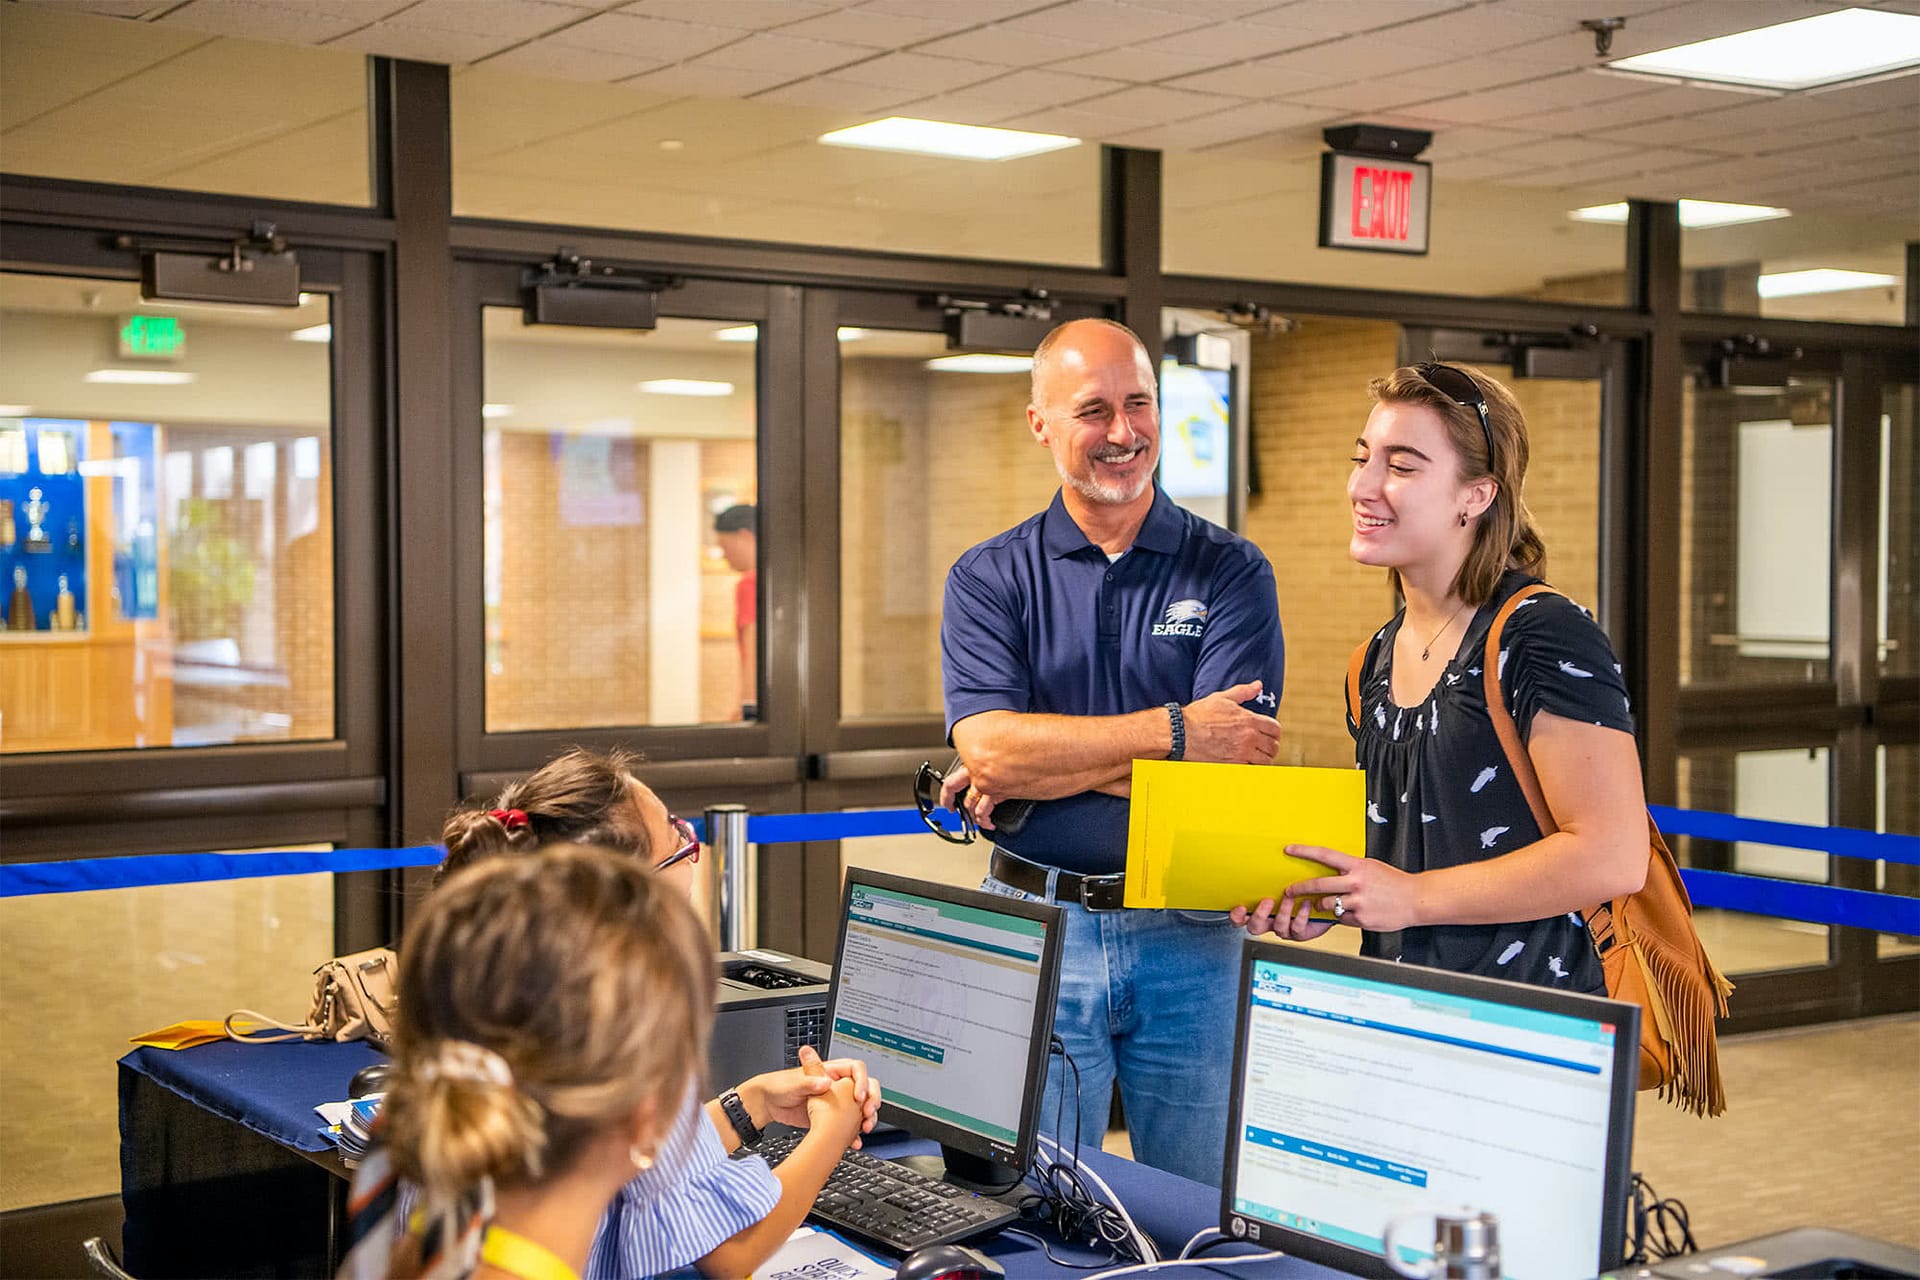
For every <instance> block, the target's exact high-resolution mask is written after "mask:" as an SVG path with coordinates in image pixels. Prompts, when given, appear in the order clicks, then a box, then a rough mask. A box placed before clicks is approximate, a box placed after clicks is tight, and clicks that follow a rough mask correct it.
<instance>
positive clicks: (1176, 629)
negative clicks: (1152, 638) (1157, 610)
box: [1153, 600, 1207, 636]
mask: <svg viewBox="0 0 1920 1280" xmlns="http://www.w3.org/2000/svg"><path fill="white" fill-rule="evenodd" d="M1206 626H1207V606H1206V604H1205V603H1204V602H1202V601H1199V600H1175V601H1174V602H1173V603H1172V604H1170V605H1168V606H1167V613H1166V620H1165V621H1163V622H1159V623H1155V624H1154V628H1153V634H1154V635H1156V636H1197V635H1199V634H1200V633H1201V632H1202V631H1204V630H1206Z"/></svg>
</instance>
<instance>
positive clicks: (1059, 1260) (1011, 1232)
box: [1000, 1227, 1113, 1271]
mask: <svg viewBox="0 0 1920 1280" xmlns="http://www.w3.org/2000/svg"><path fill="white" fill-rule="evenodd" d="M1000 1234H1001V1235H1004V1236H1019V1237H1020V1238H1021V1239H1022V1240H1031V1241H1033V1242H1034V1243H1035V1244H1037V1245H1039V1246H1040V1252H1042V1253H1044V1254H1046V1255H1047V1261H1048V1262H1051V1263H1052V1264H1053V1265H1054V1266H1056V1267H1066V1268H1068V1269H1069V1270H1072V1271H1104V1270H1105V1269H1106V1268H1108V1267H1111V1266H1112V1265H1113V1259H1112V1258H1095V1259H1094V1260H1093V1261H1092V1262H1068V1261H1067V1260H1066V1259H1065V1258H1063V1257H1061V1256H1060V1255H1058V1254H1056V1253H1055V1252H1054V1251H1053V1247H1052V1246H1051V1245H1049V1244H1048V1243H1047V1242H1046V1239H1045V1237H1042V1236H1037V1235H1035V1234H1033V1232H1031V1231H1022V1230H1021V1229H1020V1228H1018V1227H1008V1228H1006V1229H1005V1230H1004V1231H1002V1232H1001V1233H1000Z"/></svg>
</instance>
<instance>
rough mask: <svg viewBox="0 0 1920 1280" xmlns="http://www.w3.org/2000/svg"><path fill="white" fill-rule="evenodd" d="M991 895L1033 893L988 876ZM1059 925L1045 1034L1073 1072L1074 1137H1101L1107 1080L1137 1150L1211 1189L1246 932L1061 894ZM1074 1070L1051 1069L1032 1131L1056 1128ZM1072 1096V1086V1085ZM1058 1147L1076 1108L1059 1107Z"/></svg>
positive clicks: (1212, 917)
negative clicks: (1062, 931)
mask: <svg viewBox="0 0 1920 1280" xmlns="http://www.w3.org/2000/svg"><path fill="white" fill-rule="evenodd" d="M980 887H981V888H982V889H985V890H986V891H987V892H989V893H998V894H1002V895H1004V896H1006V897H1011V898H1028V899H1032V900H1035V901H1041V900H1042V899H1040V898H1038V896H1037V895H1034V894H1029V893H1022V892H1021V891H1020V890H1018V889H1015V888H1012V887H1011V886H1009V885H1005V884H1002V883H1001V882H1000V881H998V880H995V879H994V878H993V877H991V876H989V877H987V879H986V881H985V882H984V883H983V884H982V885H981V886H980ZM1059 906H1060V912H1061V916H1062V918H1063V920H1064V922H1065V925H1066V935H1065V939H1064V946H1063V948H1062V952H1061V962H1060V1002H1059V1005H1058V1007H1057V1009H1056V1011H1055V1013H1054V1019H1053V1033H1054V1034H1055V1035H1057V1036H1059V1037H1060V1040H1061V1042H1062V1043H1064V1044H1065V1045H1066V1047H1067V1052H1068V1053H1069V1054H1071V1055H1072V1056H1073V1061H1074V1065H1075V1066H1077V1067H1078V1068H1079V1070H1080V1141H1081V1142H1082V1143H1083V1144H1084V1145H1086V1146H1089V1147H1096V1146H1098V1145H1099V1144H1100V1140H1101V1138H1103V1137H1104V1136H1105V1135H1106V1131H1107V1116H1108V1113H1109V1108H1110V1099H1111V1098H1112V1096H1113V1082H1114V1080H1115V1078H1116V1077H1117V1078H1118V1079H1119V1081H1120V1100H1121V1103H1122V1105H1123V1106H1125V1108H1126V1112H1127V1132H1128V1135H1129V1137H1131V1138H1132V1140H1133V1155H1134V1158H1135V1159H1136V1160H1139V1161H1140V1162H1141V1163H1142V1164H1150V1165H1153V1166H1154V1167H1155V1168H1158V1169H1165V1170H1166V1171H1167V1172H1169V1173H1176V1174H1179V1175H1180V1176H1181V1177H1183V1178H1190V1179H1192V1180H1193V1181H1195V1182H1201V1183H1205V1184H1206V1185H1207V1186H1210V1187H1217V1186H1219V1185H1220V1173H1221V1169H1222V1166H1223V1164H1224V1162H1225V1159H1226V1143H1227V1090H1228V1087H1229V1084H1230V1078H1231V1075H1232V1067H1233V1061H1232V1060H1233V1029H1234V1013H1235V1009H1234V1005H1235V996H1236V992H1237V991H1238V987H1239V977H1240V950H1241V944H1242V942H1244V941H1245V939H1246V934H1245V933H1244V932H1243V931H1241V930H1240V929H1237V928H1235V927H1234V926H1233V925H1232V924H1231V923H1229V922H1228V921H1227V919H1226V917H1225V916H1223V915H1221V914H1220V913H1218V912H1204V911H1193V912H1188V911H1088V910H1087V909H1086V908H1084V907H1082V906H1079V905H1077V904H1070V903H1064V902H1063V903H1060V904H1059ZM1072 1087H1073V1078H1072V1074H1071V1073H1070V1072H1069V1071H1068V1070H1067V1067H1066V1064H1065V1063H1063V1062H1061V1061H1060V1060H1058V1059H1055V1060H1054V1061H1053V1062H1052V1063H1051V1065H1050V1066H1049V1068H1048V1071H1047V1092H1046V1096H1045V1098H1044V1100H1043V1102H1042V1105H1041V1111H1040V1117H1039V1119H1040V1131H1041V1132H1042V1133H1045V1134H1048V1135H1049V1136H1056V1135H1055V1134H1054V1114H1055V1109H1056V1108H1061V1091H1062V1090H1063V1089H1066V1090H1069V1091H1071V1089H1072ZM1068 1096H1069V1097H1071V1093H1070V1092H1069V1094H1068ZM1059 1114H1060V1117H1061V1119H1060V1131H1059V1133H1058V1135H1057V1138H1058V1140H1059V1142H1060V1143H1061V1144H1062V1145H1063V1146H1064V1145H1066V1144H1069V1143H1071V1142H1072V1141H1073V1123H1074V1116H1073V1110H1072V1108H1071V1107H1070V1106H1067V1107H1063V1108H1061V1110H1060V1112H1059Z"/></svg>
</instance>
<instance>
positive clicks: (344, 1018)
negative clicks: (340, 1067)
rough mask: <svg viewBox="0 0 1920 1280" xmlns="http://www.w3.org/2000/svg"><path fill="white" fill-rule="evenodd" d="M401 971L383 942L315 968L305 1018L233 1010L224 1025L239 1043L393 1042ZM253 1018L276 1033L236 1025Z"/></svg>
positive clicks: (381, 1046)
mask: <svg viewBox="0 0 1920 1280" xmlns="http://www.w3.org/2000/svg"><path fill="white" fill-rule="evenodd" d="M399 989H400V970H399V962H398V961H397V959H396V958H395V956H394V954H393V952H392V951H391V950H389V949H388V948H386V947H375V948H374V949H373V950H371V951H356V952H355V953H354V954H352V955H350V956H338V957H336V958H334V959H332V960H329V961H327V962H326V963H325V964H323V965H321V966H320V967H319V968H318V969H315V970H314V971H313V1006H312V1007H311V1008H310V1009H308V1010H307V1020H306V1021H305V1022H304V1023H291V1022H280V1021H278V1020H276V1019H274V1018H269V1017H267V1016H266V1015H265V1014H261V1013H255V1012H254V1011H253V1010H251V1009H235V1010H234V1011H233V1012H232V1013H230V1014H228V1015H227V1017H226V1021H225V1023H224V1026H225V1027H226V1032H227V1038H228V1039H231V1040H238V1041H240V1042H241V1043H242V1044H277V1043H279V1042H280V1041H283V1040H365V1041H366V1042H367V1043H369V1044H371V1045H372V1046H373V1047H374V1048H376V1049H381V1050H386V1049H389V1048H390V1047H391V1046H392V1043H393V1019H394V1014H395V1012H396V1011H397V1009H398V1008H399ZM237 1022H251V1023H253V1024H255V1025H256V1026H260V1027H266V1028H269V1029H271V1030H272V1031H273V1032H275V1034H269V1035H259V1034H255V1033H254V1032H251V1031H238V1030H235V1029H234V1024H235V1023H237Z"/></svg>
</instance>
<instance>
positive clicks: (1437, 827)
mask: <svg viewBox="0 0 1920 1280" xmlns="http://www.w3.org/2000/svg"><path fill="white" fill-rule="evenodd" d="M1536 581H1538V579H1536V578H1530V577H1528V576H1526V575H1525V574H1521V573H1517V572H1515V573H1508V574H1507V575H1506V576H1505V577H1504V578H1502V579H1501V580H1500V583H1499V585H1498V586H1497V587H1496V588H1495V589H1494V593H1493V597H1492V599H1490V600H1488V601H1487V602H1486V603H1485V604H1484V605H1482V606H1481V607H1480V610H1479V612H1477V613H1476V614H1474V616H1473V621H1472V622H1471V623H1470V624H1469V625H1468V627H1467V633H1466V636H1465V638H1464V639H1463V640H1462V641H1461V642H1460V647H1459V649H1458V651H1457V652H1456V653H1455V655H1454V657H1453V660H1452V661H1450V662H1449V663H1448V664H1447V666H1446V669H1445V670H1444V671H1443V672H1442V673H1441V675H1440V678H1439V680H1438V681H1436V682H1435V684H1434V687H1433V691H1432V692H1431V693H1429V694H1428V695H1427V697H1426V699H1425V700H1424V701H1423V702H1422V703H1421V704H1420V705H1418V706H1413V707H1401V706H1398V705H1396V704H1395V703H1394V701H1393V694H1392V682H1393V641H1394V637H1395V636H1396V635H1398V634H1399V631H1400V626H1401V623H1402V622H1403V621H1404V620H1405V618H1406V611H1405V610H1404V609H1403V610H1402V611H1401V612H1400V613H1399V614H1396V615H1395V616H1394V618H1393V620H1392V621H1391V622H1389V623H1387V625H1386V626H1384V627H1382V628H1381V629H1380V630H1379V631H1378V632H1377V633H1376V634H1375V635H1374V637H1373V640H1372V642H1371V644H1370V645H1369V647H1368V652H1367V659H1366V665H1365V666H1364V667H1362V669H1361V678H1360V723H1359V724H1357V725H1356V724H1354V723H1353V722H1352V720H1351V719H1349V721H1348V724H1347V728H1348V730H1349V731H1350V732H1352V733H1353V735H1354V754H1355V757H1356V759H1357V760H1358V761H1359V763H1360V766H1361V768H1363V769H1365V770H1366V773H1367V856H1368V857H1369V858H1384V859H1385V860H1386V861H1387V862H1389V863H1391V864H1392V865H1394V866H1396V867H1398V868H1400V869H1401V870H1403V871H1430V870H1432V869H1434V868H1436V867H1452V866H1460V865H1463V864H1465V863H1469V862H1474V861H1477V860H1479V859H1483V858H1492V857H1497V856H1499V855H1501V854H1504V853H1510V852H1512V851H1513V850H1515V849H1518V848H1521V847H1523V846H1525V845H1529V844H1532V843H1533V842H1534V841H1536V840H1538V839H1540V827H1539V825H1538V824H1537V823H1536V822H1535V821H1534V819H1533V814H1532V813H1531V812H1530V811H1529V810H1528V808H1527V799H1526V795H1525V794H1524V793H1523V792H1522V791H1521V789H1520V785H1519V783H1518V782H1517V781H1516V780H1515V779H1514V777H1513V772H1512V770H1511V769H1509V768H1508V766H1507V760H1506V756H1505V754H1504V753H1503V752H1502V751H1501V750H1500V739H1499V737H1498V736H1497V735H1496V734H1495V733H1494V729H1493V722H1492V721H1491V720H1490V719H1489V718H1488V716H1487V700H1486V690H1485V688H1484V686H1483V684H1482V675H1481V662H1482V660H1483V658H1484V655H1485V649H1486V643H1487V630H1488V628H1489V627H1491V626H1492V624H1493V617H1494V614H1496V613H1497V612H1499V609H1500V606H1501V605H1502V604H1503V603H1505V601H1506V599H1507V597H1508V596H1510V595H1512V594H1513V593H1514V592H1515V591H1518V590H1519V589H1521V588H1522V587H1525V586H1528V585H1530V584H1532V583H1534V582H1536ZM1501 641H1502V645H1503V648H1502V650H1501V654H1500V660H1501V664H1502V665H1501V668H1500V687H1501V689H1502V691H1503V692H1504V693H1505V695H1506V701H1507V708H1508V710H1509V711H1511V712H1512V713H1513V719H1514V723H1515V724H1516V725H1517V726H1518V727H1519V730H1520V739H1521V741H1523V742H1524V741H1526V740H1527V739H1528V737H1529V736H1530V733H1531V730H1532V726H1533V717H1534V716H1535V715H1536V714H1537V713H1539V712H1541V711H1551V712H1552V713H1554V714H1555V715H1558V716H1564V717H1566V718H1567V719H1569V720H1585V721H1588V722H1590V723H1592V724H1596V725H1601V726H1604V727H1606V728H1609V729H1618V730H1620V731H1621V732H1623V733H1629V734H1630V733H1632V732H1633V710H1632V707H1631V706H1630V705H1629V703H1628V700H1627V691H1626V685H1625V682H1624V681H1623V680H1622V679H1621V675H1620V664H1619V662H1618V661H1617V660H1616V659H1615V658H1614V655H1613V646H1612V645H1611V644H1609V643H1608V641H1607V636H1606V633H1605V632H1604V631H1602V630H1601V629H1600V626H1599V624H1598V623H1596V622H1595V621H1594V620H1593V617H1592V615H1591V614H1589V613H1588V612H1587V611H1586V610H1585V609H1582V608H1581V607H1580V606H1579V605H1576V604H1574V603H1573V602H1572V601H1570V600H1568V599H1567V598H1566V597H1564V596H1559V595H1537V596H1534V597H1533V598H1532V599H1529V600H1526V601H1524V602H1522V603H1521V605H1520V606H1519V607H1518V608H1517V609H1515V610H1514V612H1513V615H1512V616H1511V617H1510V618H1508V619H1507V626H1506V631H1505V633H1504V634H1503V635H1502V637H1501ZM1361 951H1362V953H1363V954H1365V955H1370V956H1378V957H1382V958H1384V959H1389V960H1405V961H1407V962H1409V963H1412V964H1422V965H1429V966H1432V967H1434V968H1438V969H1450V970H1453V971H1454V972H1457V973H1474V974H1481V975H1484V976H1487V977H1494V978H1509V979H1513V980H1515V981H1519V982H1530V983H1534V984H1537V985H1539V986H1546V987H1559V988H1561V989H1563V990H1571V991H1586V992H1596V993H1604V991H1605V989H1606V984H1605V981H1604V980H1603V978H1602V975H1601V971H1600V961H1599V958H1598V957H1597V956H1595V955H1594V951H1593V943H1592V941H1591V940H1590V939H1589V938H1588V936H1587V929H1586V924H1585V923H1584V922H1583V921H1582V919H1581V917H1580V916H1579V914H1578V913H1576V912H1569V913H1567V914H1564V915H1556V916H1552V917H1550V918H1548V919H1545V920H1526V921H1519V922H1516V923H1513V924H1498V925H1492V924H1464V925H1430V926H1422V927H1419V928H1413V929H1405V930H1401V931H1400V932H1397V933H1374V932H1368V933H1367V934H1366V935H1365V936H1364V939H1363V941H1362V944H1361Z"/></svg>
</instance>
